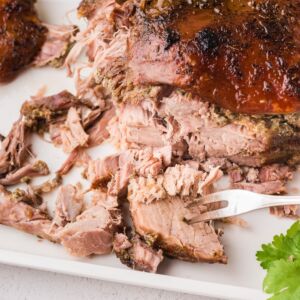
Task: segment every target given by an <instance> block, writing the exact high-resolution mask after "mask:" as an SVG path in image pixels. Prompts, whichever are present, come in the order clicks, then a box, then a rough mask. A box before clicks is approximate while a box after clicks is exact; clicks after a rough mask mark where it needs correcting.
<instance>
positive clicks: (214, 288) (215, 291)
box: [0, 249, 266, 300]
mask: <svg viewBox="0 0 300 300" xmlns="http://www.w3.org/2000/svg"><path fill="white" fill-rule="evenodd" d="M0 263H3V264H6V265H12V266H18V267H26V268H31V269H36V270H40V271H49V272H56V273H60V274H67V275H72V276H79V277H87V278H91V279H98V280H103V281H109V282H116V283H119V284H129V285H133V286H139V287H147V288H154V289H162V290H167V291H173V292H180V293H187V294H192V295H199V296H207V297H215V298H219V299H220V298H221V299H228V300H253V299H256V300H260V299H261V300H263V299H265V298H266V295H265V294H264V293H263V292H262V291H260V290H258V289H251V288H246V287H239V286H234V285H227V284H221V283H215V282H206V281H201V280H194V279H188V278H181V277H176V276H170V275H163V274H151V273H146V272H140V271H135V270H129V269H128V270H127V269H121V268H115V267H108V266H102V265H98V264H93V263H87V262H81V261H76V260H66V259H63V258H54V257H47V256H41V255H33V254H28V253H24V252H17V251H13V250H3V249H0Z"/></svg>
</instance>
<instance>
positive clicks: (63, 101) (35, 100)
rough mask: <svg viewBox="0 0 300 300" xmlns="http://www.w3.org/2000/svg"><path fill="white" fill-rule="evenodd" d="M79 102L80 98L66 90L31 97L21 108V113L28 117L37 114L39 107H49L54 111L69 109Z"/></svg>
mask: <svg viewBox="0 0 300 300" xmlns="http://www.w3.org/2000/svg"><path fill="white" fill-rule="evenodd" d="M77 102H78V99H77V98H76V97H75V96H74V95H72V94H71V93H70V92H68V91H66V90H64V91H62V92H60V93H58V94H55V95H52V96H47V97H31V99H30V100H28V101H26V102H25V103H24V104H23V105H22V108H21V113H22V114H23V115H24V116H25V117H26V116H30V114H37V116H36V117H40V116H39V115H38V112H37V111H36V110H37V109H43V108H44V109H45V108H47V109H49V110H50V111H52V112H59V111H67V110H68V109H69V108H71V107H72V106H73V105H75V104H76V103H77Z"/></svg>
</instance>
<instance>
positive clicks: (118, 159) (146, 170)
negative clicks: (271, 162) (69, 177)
mask: <svg viewBox="0 0 300 300" xmlns="http://www.w3.org/2000/svg"><path fill="white" fill-rule="evenodd" d="M171 153H172V152H171V148H170V147H165V148H156V149H155V148H154V149H153V148H145V149H143V150H133V149H132V150H128V151H125V152H121V153H120V154H116V155H112V156H108V157H106V158H104V159H99V160H94V161H90V162H89V165H88V167H87V170H86V172H85V176H86V177H87V178H88V180H89V181H90V182H91V183H92V186H93V187H106V185H107V183H108V182H109V185H108V189H109V191H110V192H111V193H113V194H119V193H122V191H124V189H126V187H127V185H128V182H129V179H130V177H131V176H133V175H134V174H140V175H142V176H147V174H151V175H158V174H159V173H160V172H161V171H162V170H163V169H164V168H165V167H166V166H168V165H169V164H170V163H171Z"/></svg>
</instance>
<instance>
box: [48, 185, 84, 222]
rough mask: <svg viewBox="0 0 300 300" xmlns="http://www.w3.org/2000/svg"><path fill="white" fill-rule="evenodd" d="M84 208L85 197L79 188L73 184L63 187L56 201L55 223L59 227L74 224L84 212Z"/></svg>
mask: <svg viewBox="0 0 300 300" xmlns="http://www.w3.org/2000/svg"><path fill="white" fill-rule="evenodd" d="M83 206H84V201H83V195H82V193H81V192H80V190H79V189H78V187H76V186H73V185H71V184H69V185H65V186H62V187H61V188H60V190H59V192H58V196H57V199H56V206H55V213H54V219H53V222H54V223H55V224H57V225H58V226H65V225H66V224H67V223H70V222H74V221H75V220H76V217H77V216H78V215H80V213H81V212H82V210H83Z"/></svg>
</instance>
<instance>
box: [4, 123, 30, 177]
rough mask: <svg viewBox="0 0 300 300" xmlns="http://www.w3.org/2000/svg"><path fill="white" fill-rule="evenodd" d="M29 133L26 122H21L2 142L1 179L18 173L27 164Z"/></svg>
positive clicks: (15, 125) (16, 124) (14, 126)
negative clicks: (15, 172)
mask: <svg viewBox="0 0 300 300" xmlns="http://www.w3.org/2000/svg"><path fill="white" fill-rule="evenodd" d="M27 133H28V131H27V129H26V127H25V124H24V122H22V120H19V121H17V122H16V123H15V124H14V125H13V127H12V129H11V131H10V133H9V134H8V136H7V137H6V138H5V139H4V140H3V141H2V143H1V149H0V178H1V177H6V176H7V174H8V173H11V172H14V171H16V170H17V169H19V168H20V167H21V166H22V165H23V163H24V162H25V160H26V158H27V156H28V153H29V145H28V141H27Z"/></svg>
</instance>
